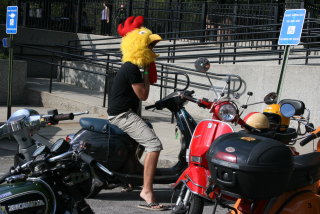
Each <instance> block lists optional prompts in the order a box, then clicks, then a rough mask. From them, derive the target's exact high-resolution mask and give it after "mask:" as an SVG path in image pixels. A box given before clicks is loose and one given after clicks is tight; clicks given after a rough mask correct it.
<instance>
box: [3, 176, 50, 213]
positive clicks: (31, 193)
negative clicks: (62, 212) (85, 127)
mask: <svg viewBox="0 0 320 214" xmlns="http://www.w3.org/2000/svg"><path fill="white" fill-rule="evenodd" d="M55 212H56V201H55V196H54V194H53V192H52V190H51V189H50V188H49V186H48V184H46V183H45V182H44V181H42V180H40V179H37V178H34V179H33V178H30V179H28V180H27V181H21V182H17V183H8V184H2V185H0V213H8V214H13V213H14V214H17V213H34V214H38V213H41V214H51V213H52V214H53V213H55Z"/></svg>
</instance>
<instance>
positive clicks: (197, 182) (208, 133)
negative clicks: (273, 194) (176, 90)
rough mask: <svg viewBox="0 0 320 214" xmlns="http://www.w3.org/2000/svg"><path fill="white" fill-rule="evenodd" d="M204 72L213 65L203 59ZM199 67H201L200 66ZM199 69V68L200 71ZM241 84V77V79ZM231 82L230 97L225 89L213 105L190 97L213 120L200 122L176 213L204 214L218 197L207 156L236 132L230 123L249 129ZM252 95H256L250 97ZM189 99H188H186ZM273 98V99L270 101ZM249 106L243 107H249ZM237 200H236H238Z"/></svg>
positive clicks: (179, 185) (180, 183) (182, 178)
mask: <svg viewBox="0 0 320 214" xmlns="http://www.w3.org/2000/svg"><path fill="white" fill-rule="evenodd" d="M200 67H201V68H202V67H205V68H206V69H203V70H202V71H206V70H207V69H208V68H209V67H210V66H208V62H207V61H205V60H203V59H202V66H200ZM196 68H197V66H196ZM197 70H198V69H197ZM239 79H240V81H241V78H239ZM229 84H230V81H227V86H228V87H225V88H224V89H226V88H227V93H226V94H227V96H226V97H224V93H223V92H224V90H223V91H222V93H221V95H220V98H218V99H217V100H215V101H213V102H209V101H207V100H206V99H195V98H189V100H190V101H191V102H194V103H197V104H198V105H199V106H200V107H204V108H207V109H210V112H211V113H212V119H206V120H202V121H200V123H199V124H198V125H197V127H196V129H195V131H194V133H193V136H192V138H191V142H190V146H189V155H188V157H187V158H188V161H189V166H188V168H187V169H186V170H185V171H184V172H183V173H182V174H181V176H180V177H179V179H178V180H177V181H176V183H175V184H174V185H173V187H174V189H175V190H179V191H180V192H179V196H178V198H177V201H176V203H175V205H174V206H173V209H172V213H192V214H199V213H202V211H203V207H204V201H205V199H207V200H209V201H213V200H214V198H215V195H214V194H207V193H206V190H207V188H208V187H209V179H208V178H209V177H210V171H209V168H208V160H207V159H206V154H207V152H208V150H209V148H210V146H211V144H212V143H213V142H214V140H215V139H216V138H218V137H219V136H221V135H223V134H226V133H231V132H233V129H232V127H231V126H230V125H229V124H228V123H227V122H235V123H237V124H239V125H241V126H245V125H246V124H245V122H244V121H243V120H242V119H241V118H239V109H238V107H237V105H236V104H235V103H234V102H233V101H231V98H230V96H229V95H230V85H229ZM248 95H252V93H250V94H248ZM273 95H274V94H270V95H267V96H266V98H265V103H268V104H270V103H273V102H274V99H275V98H276V97H273ZM185 98H186V99H188V98H187V97H185ZM269 99H270V100H269ZM247 106H248V105H247V104H246V105H244V106H242V107H243V108H246V107H247ZM234 200H235V199H234Z"/></svg>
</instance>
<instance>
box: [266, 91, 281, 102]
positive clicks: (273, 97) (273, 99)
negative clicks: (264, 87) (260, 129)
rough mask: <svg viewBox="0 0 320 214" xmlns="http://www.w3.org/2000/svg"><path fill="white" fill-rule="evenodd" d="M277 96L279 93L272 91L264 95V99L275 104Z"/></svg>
mask: <svg viewBox="0 0 320 214" xmlns="http://www.w3.org/2000/svg"><path fill="white" fill-rule="evenodd" d="M277 98H278V95H277V93H275V92H271V93H269V94H267V95H266V96H265V97H264V99H263V101H264V103H265V104H267V105H270V104H275V103H277Z"/></svg>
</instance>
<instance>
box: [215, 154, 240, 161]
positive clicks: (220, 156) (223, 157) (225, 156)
mask: <svg viewBox="0 0 320 214" xmlns="http://www.w3.org/2000/svg"><path fill="white" fill-rule="evenodd" d="M215 158H217V159H219V160H224V161H227V162H231V163H237V156H236V155H234V154H230V153H226V152H218V153H217V154H216V155H215Z"/></svg>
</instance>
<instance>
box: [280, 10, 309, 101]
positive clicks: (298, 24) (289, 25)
mask: <svg viewBox="0 0 320 214" xmlns="http://www.w3.org/2000/svg"><path fill="white" fill-rule="evenodd" d="M305 16H306V10H305V9H294V10H286V11H285V13H284V17H283V21H282V25H281V31H280V36H279V40H278V45H285V49H284V55H283V61H282V66H281V73H280V77H279V82H278V87H277V94H278V97H280V94H281V90H282V80H283V79H284V76H285V72H286V68H287V62H288V58H289V54H290V47H291V45H298V44H299V43H300V39H301V33H302V29H303V24H304V18H305Z"/></svg>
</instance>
